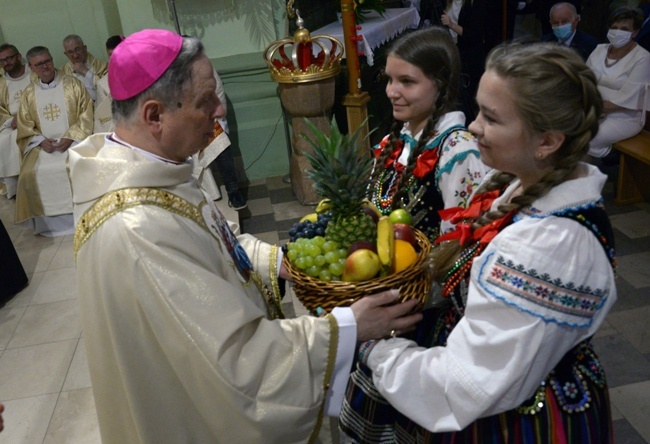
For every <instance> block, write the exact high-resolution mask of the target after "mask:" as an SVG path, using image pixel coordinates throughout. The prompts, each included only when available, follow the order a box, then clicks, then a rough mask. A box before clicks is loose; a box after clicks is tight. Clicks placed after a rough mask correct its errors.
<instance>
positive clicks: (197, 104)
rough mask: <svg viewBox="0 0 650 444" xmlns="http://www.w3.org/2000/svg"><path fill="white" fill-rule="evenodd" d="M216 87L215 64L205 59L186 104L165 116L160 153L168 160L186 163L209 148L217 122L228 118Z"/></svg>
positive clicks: (194, 68) (196, 67)
mask: <svg viewBox="0 0 650 444" xmlns="http://www.w3.org/2000/svg"><path fill="white" fill-rule="evenodd" d="M216 87H217V81H216V80H215V78H214V74H213V70H212V64H211V63H210V60H208V58H207V57H206V56H202V57H201V58H199V59H198V60H197V61H196V62H194V65H193V66H192V80H191V83H190V85H188V87H187V91H186V92H185V94H184V96H183V100H182V102H181V103H179V104H178V107H176V108H174V109H171V110H165V112H164V113H163V114H162V116H161V121H162V124H163V137H161V139H160V145H161V146H160V151H161V152H162V154H163V155H164V156H165V157H167V158H168V159H171V160H176V161H179V162H182V161H184V160H185V159H187V158H188V157H190V156H191V155H193V154H195V153H197V152H198V151H199V150H201V149H203V148H205V147H206V146H207V145H208V141H209V140H210V137H212V134H213V129H214V121H215V119H217V118H220V117H223V116H225V114H226V113H225V111H224V109H223V106H222V105H221V103H220V102H219V98H218V97H217V94H216V92H215V90H216Z"/></svg>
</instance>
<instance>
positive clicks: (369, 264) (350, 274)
mask: <svg viewBox="0 0 650 444" xmlns="http://www.w3.org/2000/svg"><path fill="white" fill-rule="evenodd" d="M379 270H381V264H380V263H379V257H378V256H377V254H376V253H374V252H373V251H370V250H366V249H365V248H362V249H360V250H356V251H355V252H354V253H352V254H351V255H350V256H348V258H347V259H346V260H345V266H344V269H343V276H342V279H343V280H344V281H346V282H361V281H367V280H369V279H372V278H374V277H375V276H377V274H378V273H379Z"/></svg>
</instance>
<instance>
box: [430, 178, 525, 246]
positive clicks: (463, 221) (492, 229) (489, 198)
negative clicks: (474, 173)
mask: <svg viewBox="0 0 650 444" xmlns="http://www.w3.org/2000/svg"><path fill="white" fill-rule="evenodd" d="M500 194H501V191H500V190H493V191H488V192H485V193H481V194H477V195H476V196H474V198H473V199H472V202H471V203H470V205H469V206H468V207H467V208H462V207H454V208H447V209H444V210H440V211H438V214H439V215H440V218H441V219H443V220H448V221H450V222H451V223H454V224H456V228H455V229H454V231H450V232H449V233H446V234H443V235H442V236H439V237H438V238H437V239H436V240H435V242H434V243H435V244H436V245H437V244H439V243H441V242H444V241H448V240H452V239H458V240H459V242H460V244H461V245H462V246H466V245H468V244H469V243H471V242H479V243H481V244H487V243H489V242H490V241H491V240H492V239H494V237H495V236H496V235H497V234H499V232H500V231H501V230H502V229H503V227H505V226H506V225H508V224H509V223H510V222H511V221H512V218H513V216H514V215H515V212H516V210H513V211H510V212H509V213H508V214H506V215H505V216H503V217H501V218H499V219H497V220H495V221H492V222H491V223H489V224H487V225H484V226H482V227H480V228H477V229H476V230H473V229H472V223H473V221H475V220H476V219H478V217H479V216H480V215H481V214H483V213H485V212H486V211H488V210H489V209H490V207H492V203H493V202H494V200H495V199H496V198H497V197H499V195H500Z"/></svg>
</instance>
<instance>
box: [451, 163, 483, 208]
mask: <svg viewBox="0 0 650 444" xmlns="http://www.w3.org/2000/svg"><path fill="white" fill-rule="evenodd" d="M480 180H481V174H480V173H479V172H476V171H475V172H472V171H471V170H470V169H469V168H467V174H465V175H464V176H462V177H461V179H460V184H461V187H460V188H459V189H456V191H455V192H454V197H456V198H458V206H459V207H467V204H468V203H469V198H470V196H471V195H472V193H473V192H474V190H475V189H476V188H478V184H479V181H480Z"/></svg>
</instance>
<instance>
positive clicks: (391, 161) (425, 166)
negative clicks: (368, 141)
mask: <svg viewBox="0 0 650 444" xmlns="http://www.w3.org/2000/svg"><path fill="white" fill-rule="evenodd" d="M387 143H388V137H386V138H384V140H382V141H381V143H380V144H379V146H378V147H377V148H376V149H375V150H374V155H375V157H376V158H378V157H379V156H380V155H381V152H382V151H383V149H384V147H385V146H386V144H387ZM403 149H404V141H403V140H401V139H400V140H398V141H397V144H396V146H395V148H394V149H393V151H392V152H391V153H390V155H389V156H388V157H387V158H386V162H384V168H386V169H388V168H389V167H390V166H391V165H393V168H394V169H395V170H396V171H400V172H401V171H404V168H405V166H404V165H402V164H401V163H399V162H397V159H399V156H400V155H401V154H402V150H403ZM438 157H439V151H438V150H437V149H430V150H425V151H423V152H422V153H421V154H420V155H419V156H418V158H417V160H416V161H415V167H414V168H413V175H414V176H415V177H417V178H418V179H422V178H423V177H424V176H426V175H427V174H429V173H430V172H431V171H433V169H434V168H435V167H436V164H437V163H438Z"/></svg>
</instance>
